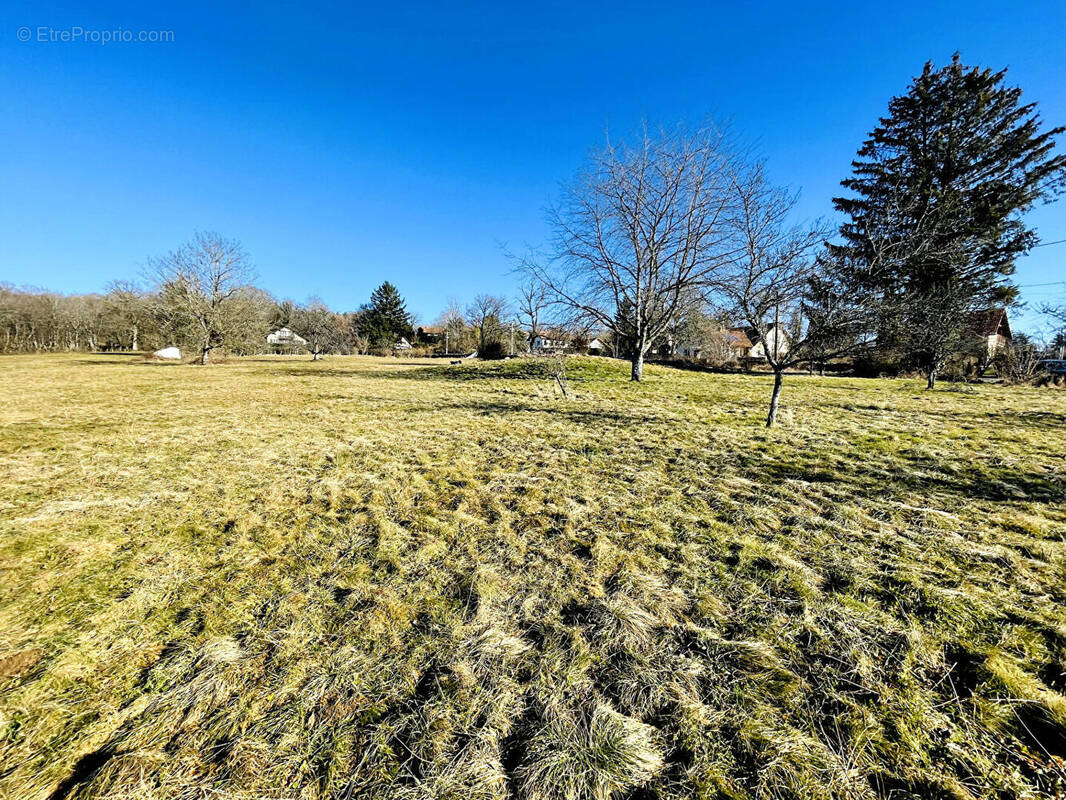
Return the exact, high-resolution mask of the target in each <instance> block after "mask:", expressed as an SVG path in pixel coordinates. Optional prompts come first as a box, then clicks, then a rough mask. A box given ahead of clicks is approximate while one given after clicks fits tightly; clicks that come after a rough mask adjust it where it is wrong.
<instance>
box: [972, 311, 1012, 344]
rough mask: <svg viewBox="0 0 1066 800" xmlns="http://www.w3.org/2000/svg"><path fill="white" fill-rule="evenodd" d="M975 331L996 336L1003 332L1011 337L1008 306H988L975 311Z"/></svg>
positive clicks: (983, 334)
mask: <svg viewBox="0 0 1066 800" xmlns="http://www.w3.org/2000/svg"><path fill="white" fill-rule="evenodd" d="M973 329H974V332H975V333H977V334H979V335H981V336H995V335H996V334H1001V335H1003V336H1005V337H1007V338H1008V339H1009V338H1011V332H1010V321H1009V320H1008V319H1007V309H1006V308H1002V307H1000V308H986V309H984V310H982V311H975V312H974V313H973Z"/></svg>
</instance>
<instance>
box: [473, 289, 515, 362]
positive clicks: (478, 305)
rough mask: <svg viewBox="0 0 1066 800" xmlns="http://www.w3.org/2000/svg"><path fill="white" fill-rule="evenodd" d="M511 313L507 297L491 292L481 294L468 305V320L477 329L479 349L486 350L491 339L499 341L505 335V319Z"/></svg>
mask: <svg viewBox="0 0 1066 800" xmlns="http://www.w3.org/2000/svg"><path fill="white" fill-rule="evenodd" d="M508 313H510V308H509V306H508V305H507V299H506V298H504V297H499V296H497V295H491V294H479V295H478V296H477V297H475V298H474V301H473V302H472V303H471V304H470V305H469V306H467V309H466V318H467V321H468V322H469V323H470V324H471V325H473V326H474V330H476V331H477V342H478V350H484V349H485V345H486V344H487V343H488V342H491V341H499V339H500V337H501V336H502V335H503V319H504V317H505V316H506V315H507V314H508Z"/></svg>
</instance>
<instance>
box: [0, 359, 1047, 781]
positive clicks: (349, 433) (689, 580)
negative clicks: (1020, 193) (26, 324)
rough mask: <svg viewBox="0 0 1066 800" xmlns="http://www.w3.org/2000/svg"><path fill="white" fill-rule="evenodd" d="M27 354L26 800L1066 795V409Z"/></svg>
mask: <svg viewBox="0 0 1066 800" xmlns="http://www.w3.org/2000/svg"><path fill="white" fill-rule="evenodd" d="M567 372H568V379H569V381H568V385H569V394H570V396H569V397H563V396H561V395H560V394H559V392H558V391H557V387H556V386H555V385H554V384H553V382H552V380H551V379H550V376H549V374H548V372H547V370H546V369H545V366H544V364H542V363H541V362H539V361H536V360H513V361H508V362H500V363H495V364H474V363H464V364H463V365H461V366H449V365H446V364H442V363H441V362H440V361H435V362H418V361H410V360H390V359H374V358H359V357H351V358H349V357H330V358H327V359H324V360H322V361H318V362H311V361H310V360H303V359H299V360H298V359H294V358H280V357H262V358H246V359H233V360H230V361H229V362H227V363H223V364H219V365H217V366H209V367H198V366H186V365H163V364H150V363H144V362H140V361H139V360H137V359H131V358H125V357H118V356H97V355H84V354H83V355H62V356H7V357H4V358H3V359H0V426H2V428H0V469H2V475H3V483H2V485H0V797H3V798H10V800H36V799H37V798H40V799H41V800H64V799H66V798H70V799H71V800H75V799H78V798H111V799H119V800H132V799H133V798H190V799H191V798H204V799H205V800H206V799H207V798H213V799H215V800H252V798H279V799H281V798H292V799H293V800H296V799H297V798H298V799H299V800H311V799H312V798H334V799H336V800H347V799H348V798H456V800H458V799H459V798H484V800H489V799H490V798H508V797H514V798H523V799H524V800H607V798H611V797H615V798H631V799H632V800H649V799H650V798H664V799H665V798H697V797H699V798H737V799H739V798H748V799H749V800H754V799H755V798H910V797H913V798H997V799H998V798H1013V797H1018V798H1036V797H1053V796H1055V795H1056V794H1059V795H1061V794H1062V793H1063V792H1064V791H1066V761H1064V760H1063V759H1064V757H1066V543H1064V539H1066V393H1064V392H1062V391H1059V390H1054V389H1047V388H1044V389H1037V388H1021V387H1003V386H994V385H980V386H963V385H957V386H952V385H944V386H943V387H942V388H939V389H937V390H935V391H932V392H930V391H925V390H924V389H923V388H922V386H921V384H920V383H919V382H918V381H911V380H861V379H850V378H818V377H808V376H802V375H798V376H789V377H788V379H787V381H786V384H785V389H784V394H783V397H782V412H781V416H780V419H779V422H780V425H779V427H777V428H774V429H770V430H767V429H765V428H764V427H763V423H764V419H765V413H766V403H767V400H768V397H769V391H770V383H771V379H770V377H769V376H765V375H710V374H701V373H695V372H683V371H678V370H673V369H670V368H666V367H661V366H654V365H652V366H649V367H648V368H647V370H646V379H645V381H644V382H643V383H641V384H631V383H629V382H628V380H627V377H628V365H627V364H625V363H622V362H614V361H609V360H597V359H571V360H570V362H569V364H568V367H567Z"/></svg>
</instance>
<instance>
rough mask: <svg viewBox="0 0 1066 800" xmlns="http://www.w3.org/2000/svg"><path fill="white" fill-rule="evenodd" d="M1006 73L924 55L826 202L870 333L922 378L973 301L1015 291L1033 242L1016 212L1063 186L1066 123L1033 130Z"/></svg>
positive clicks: (836, 254)
mask: <svg viewBox="0 0 1066 800" xmlns="http://www.w3.org/2000/svg"><path fill="white" fill-rule="evenodd" d="M1005 75H1006V70H1001V71H999V72H993V71H992V70H988V69H981V68H977V67H966V66H964V65H963V64H962V62H961V61H960V59H959V56H958V54H956V55H955V56H954V58H953V59H952V61H951V63H950V64H949V65H947V66H946V67H943V68H942V69H936V68H935V67H934V66H933V64H932V63H927V64H926V65H925V68H924V69H923V70H922V74H921V75H920V76H918V77H917V78H915V79H914V80H913V82H912V83H911V86H910V88H909V89H908V91H907V93H906V94H904V95H902V96H900V97H894V98H893V99H892V100H891V101H890V102H889V109H888V110H889V113H888V116H887V117H884V118H882V119H881V121H880V124H879V125H878V126H877V127H876V128H875V129H874V130H873V132H872V133H871V134H870V138H869V139H868V140H867V141H866V142H865V143H864V144H863V146H862V148H861V149H860V150H859V152H858V158H857V159H856V160H855V161H853V162H852V166H853V169H854V173H853V175H852V176H851V177H850V178H848V179H846V180H844V181H842V185H843V186H844V188H845V189H848V190H850V191H851V192H852V195H851V196H848V197H838V198H835V199H834V201H833V202H834V205H835V206H836V208H837V210H838V211H841V212H843V213H844V214H846V215H847V216H848V217H849V220H848V221H847V222H846V223H844V225H842V226H841V229H840V235H841V238H842V240H843V241H842V243H840V244H836V245H834V246H832V247H831V248H830V255H831V256H832V257H833V258H834V259H835V260H836V262H837V264H838V265H839V269H840V271H841V273H842V275H843V277H844V279H845V280H846V281H847V282H848V283H849V284H850V285H851V286H852V288H853V289H854V290H855V291H860V292H865V293H870V294H873V295H876V296H877V299H878V300H879V304H880V314H879V315H878V317H879V319H878V323H877V331H876V332H877V335H878V339H879V342H880V344H881V345H882V346H883V347H897V348H899V349H901V350H903V351H904V352H906V353H908V354H909V355H910V356H912V357H914V358H916V359H918V360H919V361H920V362H921V363H922V365H923V366H924V368H925V369H926V371H927V375H928V378H929V386H930V388H932V386H933V385H934V383H935V380H936V374H937V371H938V370H939V369H940V368H941V366H942V365H943V361H944V359H945V357H946V355H947V354H948V353H949V352H950V350H951V348H952V346H953V345H954V344H956V343H957V342H958V340H959V339H960V337H962V336H964V335H965V331H966V326H967V325H968V324H969V320H970V319H971V314H972V312H973V311H976V310H978V309H981V308H983V307H987V306H989V305H992V304H996V303H1009V302H1011V301H1012V300H1013V299H1014V297H1015V296H1016V294H1017V289H1016V288H1015V287H1014V286H1013V285H1011V283H1010V280H1009V278H1010V276H1011V275H1012V274H1013V272H1014V262H1015V259H1016V258H1017V257H1018V256H1019V255H1020V254H1022V253H1024V252H1026V251H1027V250H1029V249H1030V248H1031V247H1033V246H1034V245H1035V244H1036V243H1037V242H1038V238H1037V234H1036V231H1035V230H1033V229H1031V228H1029V227H1028V226H1027V225H1026V224H1025V222H1024V220H1023V218H1022V215H1023V214H1024V213H1025V212H1026V211H1027V210H1029V209H1030V208H1031V207H1032V206H1033V205H1034V204H1035V203H1037V202H1038V201H1041V200H1043V201H1047V200H1049V199H1051V198H1052V196H1053V195H1055V194H1057V193H1058V192H1059V191H1061V189H1062V188H1063V187H1064V186H1066V155H1055V136H1056V135H1058V134H1059V133H1061V132H1062V131H1063V130H1064V129H1063V128H1061V127H1058V128H1053V129H1050V130H1042V125H1041V120H1040V116H1039V114H1038V113H1037V111H1036V104H1035V103H1027V104H1024V103H1022V100H1021V97H1022V93H1021V90H1020V89H1018V88H1014V87H1009V86H1007V85H1005V83H1004V77H1005ZM911 334H916V336H912V335H911Z"/></svg>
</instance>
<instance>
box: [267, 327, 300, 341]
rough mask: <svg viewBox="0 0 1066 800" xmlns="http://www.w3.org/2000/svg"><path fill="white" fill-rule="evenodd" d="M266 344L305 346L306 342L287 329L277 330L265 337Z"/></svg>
mask: <svg viewBox="0 0 1066 800" xmlns="http://www.w3.org/2000/svg"><path fill="white" fill-rule="evenodd" d="M267 344H307V340H306V339H304V338H303V337H302V336H298V335H297V334H295V333H293V332H292V331H291V330H290V329H289V328H278V329H277V330H276V331H274V332H273V333H271V334H269V335H268V336H267Z"/></svg>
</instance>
